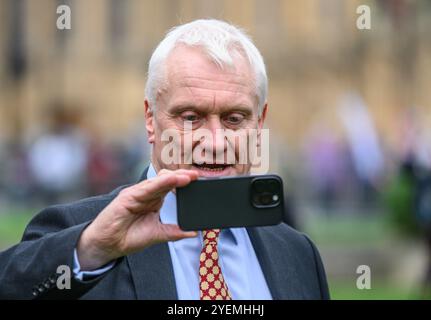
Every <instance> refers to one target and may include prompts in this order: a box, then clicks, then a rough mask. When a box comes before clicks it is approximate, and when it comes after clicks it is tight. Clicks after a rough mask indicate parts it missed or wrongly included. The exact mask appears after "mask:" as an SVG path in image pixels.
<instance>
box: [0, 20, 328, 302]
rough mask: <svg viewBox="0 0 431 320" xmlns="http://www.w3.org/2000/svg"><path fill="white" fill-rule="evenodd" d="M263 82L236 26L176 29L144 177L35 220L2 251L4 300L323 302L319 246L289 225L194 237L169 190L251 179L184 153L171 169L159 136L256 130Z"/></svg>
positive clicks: (152, 87) (166, 51) (149, 120)
mask: <svg viewBox="0 0 431 320" xmlns="http://www.w3.org/2000/svg"><path fill="white" fill-rule="evenodd" d="M267 82H268V81H267V76H266V71H265V65H264V62H263V59H262V57H261V55H260V53H259V51H258V50H257V48H256V47H255V46H254V44H253V43H252V42H251V40H250V39H249V38H248V37H247V36H246V35H245V33H244V32H242V31H241V30H240V29H238V28H236V27H235V26H232V25H230V24H228V23H226V22H223V21H218V20H196V21H193V22H190V23H187V24H184V25H181V26H178V27H176V28H174V29H172V30H171V31H170V32H169V33H168V34H167V36H166V37H165V38H164V39H163V41H162V42H161V43H160V44H159V45H158V47H157V48H156V49H155V51H154V53H153V55H152V57H151V60H150V62H149V70H148V80H147V85H146V89H145V93H146V99H145V116H146V129H147V133H148V141H149V143H150V144H152V156H151V164H150V165H149V167H148V168H147V169H146V170H145V172H144V173H143V175H142V178H141V181H140V182H138V183H137V184H134V185H129V186H123V187H120V188H118V189H116V190H114V191H113V192H111V193H110V194H107V195H102V196H97V197H93V198H89V199H84V200H81V201H78V202H75V203H72V204H67V205H60V206H53V207H50V208H48V209H45V210H43V211H42V212H41V213H40V214H38V215H37V216H36V217H35V218H34V219H33V220H32V221H31V223H30V224H29V226H28V227H27V229H26V231H25V234H24V237H23V241H22V242H21V243H20V244H18V245H16V246H14V247H12V248H11V249H9V250H6V251H4V252H2V253H1V254H0V283H1V287H0V298H35V297H36V298H54V299H56V298H61V299H76V298H81V299H213V300H227V299H327V298H329V293H328V287H327V283H326V277H325V272H324V269H323V266H322V262H321V260H320V257H319V254H318V252H317V250H316V248H315V246H314V245H313V244H312V242H311V241H310V240H309V239H308V238H307V237H306V236H305V235H303V234H301V233H298V232H297V231H295V230H293V229H291V228H290V227H289V226H287V225H286V224H280V225H277V226H270V227H254V228H227V229H223V230H219V229H213V230H203V231H200V232H194V231H191V232H190V231H189V232H185V231H183V230H181V229H180V228H179V226H178V225H177V212H176V202H175V200H176V198H175V192H174V189H175V188H177V187H182V186H185V185H187V184H189V183H190V182H191V181H194V180H196V179H197V178H198V177H199V176H201V177H214V176H234V175H242V174H248V173H249V172H250V168H251V164H250V163H240V162H238V161H236V162H234V163H227V162H226V163H218V162H217V163H213V162H211V161H195V160H194V159H193V160H192V161H191V162H187V161H184V158H185V157H186V154H185V152H183V153H182V154H181V156H182V158H181V159H182V160H183V161H179V162H173V163H172V162H167V161H166V159H165V158H164V156H163V154H164V152H163V148H164V147H166V145H167V144H168V143H169V142H168V141H166V139H163V137H162V135H163V132H165V131H166V130H174V131H175V132H177V133H178V134H179V135H180V136H181V137H186V136H190V135H194V134H195V133H196V132H197V130H199V129H206V130H208V131H209V132H212V133H216V132H217V130H220V129H230V130H233V131H244V130H249V129H251V130H257V131H258V132H260V130H261V129H262V126H263V123H264V120H265V116H266V113H267V108H268V107H267V101H266V99H267V90H268V89H267V87H268V85H267ZM185 128H189V129H185ZM183 141H184V139H182V140H181V142H180V143H184V142H183ZM201 144H210V146H211V148H210V150H213V154H211V157H213V156H214V157H215V156H216V154H218V153H223V152H225V151H226V145H227V144H229V142H227V143H226V141H225V139H210V140H208V139H205V140H197V141H194V142H193V144H192V146H191V148H192V149H195V148H198V147H202V145H201ZM180 147H181V149H180V150H183V149H182V147H184V146H183V145H181V146H180ZM234 152H235V159H237V158H238V153H239V152H240V150H238V148H234ZM202 210H205V208H202ZM58 266H68V267H69V268H71V270H73V271H72V275H71V283H70V286H68V289H64V290H61V289H60V288H59V287H58V285H57V282H58V279H59V277H61V274H57V268H58Z"/></svg>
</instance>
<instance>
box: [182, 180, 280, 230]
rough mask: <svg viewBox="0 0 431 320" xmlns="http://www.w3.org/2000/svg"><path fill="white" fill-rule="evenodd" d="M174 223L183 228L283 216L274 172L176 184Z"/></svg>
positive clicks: (275, 219) (240, 223)
mask: <svg viewBox="0 0 431 320" xmlns="http://www.w3.org/2000/svg"><path fill="white" fill-rule="evenodd" d="M176 195H177V197H176V198H177V213H178V224H179V226H180V227H181V229H183V230H185V231H191V230H195V231H198V230H208V229H218V228H220V229H222V228H233V227H251V226H266V225H275V224H278V223H280V222H281V221H282V219H283V216H284V203H283V201H284V196H283V181H282V179H281V178H280V177H279V176H277V175H259V176H235V177H220V178H205V179H198V180H196V181H193V182H191V183H190V184H189V185H187V186H185V187H182V188H177V191H176Z"/></svg>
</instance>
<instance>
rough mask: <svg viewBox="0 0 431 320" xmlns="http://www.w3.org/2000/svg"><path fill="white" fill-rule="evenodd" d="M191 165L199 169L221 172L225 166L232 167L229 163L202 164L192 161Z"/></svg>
mask: <svg viewBox="0 0 431 320" xmlns="http://www.w3.org/2000/svg"><path fill="white" fill-rule="evenodd" d="M193 166H194V167H196V168H198V169H200V170H204V171H210V172H221V171H223V170H225V169H226V168H229V167H232V165H231V164H219V163H202V164H197V163H193Z"/></svg>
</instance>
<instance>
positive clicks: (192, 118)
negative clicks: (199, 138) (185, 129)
mask: <svg viewBox="0 0 431 320" xmlns="http://www.w3.org/2000/svg"><path fill="white" fill-rule="evenodd" d="M181 118H182V119H183V121H188V122H196V121H198V120H199V116H198V115H197V114H196V113H184V114H182V115H181Z"/></svg>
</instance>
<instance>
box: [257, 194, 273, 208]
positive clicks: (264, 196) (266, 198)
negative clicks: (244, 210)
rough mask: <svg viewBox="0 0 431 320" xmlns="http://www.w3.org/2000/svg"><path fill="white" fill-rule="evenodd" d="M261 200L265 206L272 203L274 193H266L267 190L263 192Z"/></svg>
mask: <svg viewBox="0 0 431 320" xmlns="http://www.w3.org/2000/svg"><path fill="white" fill-rule="evenodd" d="M260 202H261V203H262V204H263V205H265V206H266V205H269V204H271V203H272V194H270V193H266V192H265V193H263V194H262V195H261V196H260Z"/></svg>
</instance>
